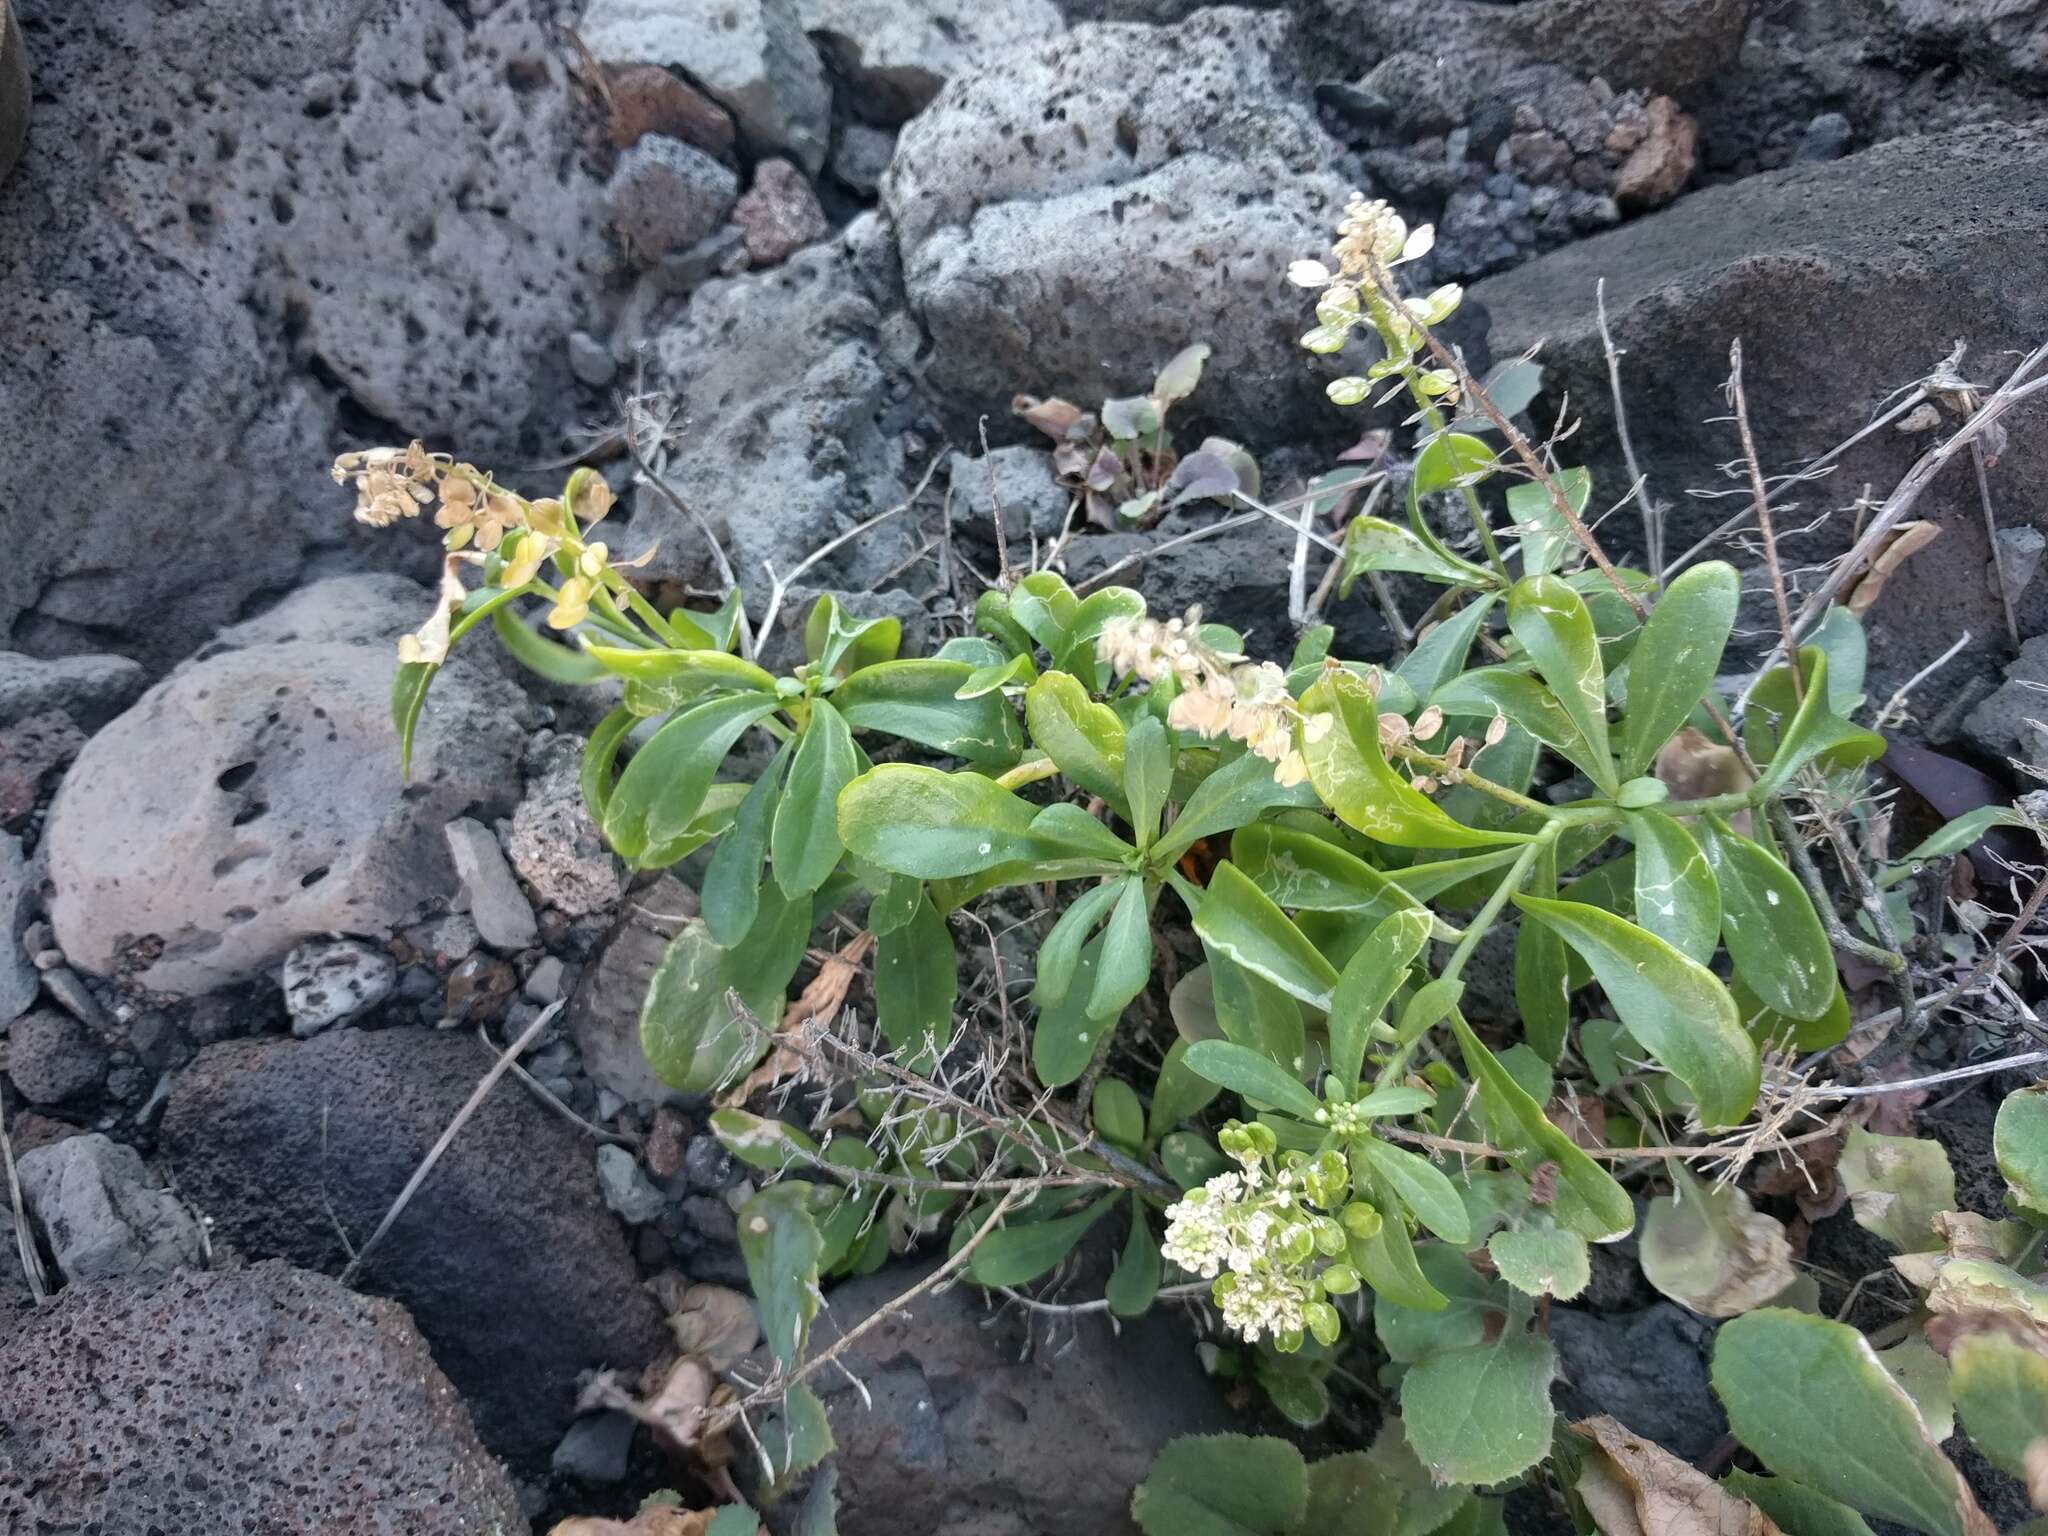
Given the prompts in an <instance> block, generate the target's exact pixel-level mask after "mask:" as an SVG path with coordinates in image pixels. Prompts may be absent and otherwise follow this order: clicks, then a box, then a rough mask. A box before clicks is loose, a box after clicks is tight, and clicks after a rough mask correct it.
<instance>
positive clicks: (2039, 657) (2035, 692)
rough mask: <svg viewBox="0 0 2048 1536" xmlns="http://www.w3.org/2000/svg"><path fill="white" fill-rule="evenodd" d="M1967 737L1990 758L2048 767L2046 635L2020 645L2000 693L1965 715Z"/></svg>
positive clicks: (2047, 660) (2047, 642)
mask: <svg viewBox="0 0 2048 1536" xmlns="http://www.w3.org/2000/svg"><path fill="white" fill-rule="evenodd" d="M1963 734H1964V735H1965V736H1967V737H1968V738H1969V740H1970V744H1971V745H1972V746H1974V747H1975V748H1977V750H1978V751H1980V752H1982V753H1984V754H1985V755H1986V756H1989V757H1995V758H2000V759H2016V760H2018V761H2020V762H2024V763H2031V764H2033V765H2034V766H2035V767H2037V768H2038V767H2041V766H2043V765H2048V635H2038V636H2036V637H2035V638H2034V639H2032V640H2029V641H2028V642H2027V643H2026V644H2025V645H2023V646H2021V647H2020V653H2019V656H2018V657H2017V658H2016V659H2015V660H2014V661H2013V663H2012V665H2011V666H2009V667H2007V668H2006V671H2005V680H2004V682H2003V683H2001V684H2000V685H1999V688H1998V691H1997V692H1995V693H1993V694H1992V695H1991V696H1990V697H1989V698H1988V699H1986V700H1984V702H1983V703H1981V704H1979V705H1978V706H1977V707H1976V708H1975V709H1973V710H1971V711H1970V712H1969V714H1967V715H1965V716H1964V717H1963Z"/></svg>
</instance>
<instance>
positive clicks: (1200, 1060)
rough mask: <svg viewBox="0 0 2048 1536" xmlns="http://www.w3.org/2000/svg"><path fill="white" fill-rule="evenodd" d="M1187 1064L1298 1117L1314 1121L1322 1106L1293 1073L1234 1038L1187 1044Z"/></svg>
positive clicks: (1214, 1080)
mask: <svg viewBox="0 0 2048 1536" xmlns="http://www.w3.org/2000/svg"><path fill="white" fill-rule="evenodd" d="M1187 1064H1188V1068H1189V1070H1191V1071H1194V1072H1198V1073H1200V1074H1201V1075H1202V1076H1203V1077H1206V1078H1207V1079H1208V1080H1209V1081H1210V1082H1212V1083H1220V1084H1222V1086H1224V1087H1225V1088H1228V1089H1229V1090H1230V1091H1231V1092H1232V1093H1235V1094H1237V1095H1238V1096H1239V1097H1241V1098H1246V1099H1250V1100H1253V1101H1255V1102H1256V1103H1260V1104H1269V1105H1271V1106H1272V1107H1273V1108H1275V1109H1284V1110H1285V1111H1287V1113H1288V1114H1290V1115H1293V1116H1295V1117H1296V1118H1297V1119H1301V1120H1309V1121H1313V1120H1314V1119H1315V1117H1316V1111H1317V1110H1319V1109H1321V1108H1322V1107H1323V1106H1322V1101H1321V1100H1319V1099H1318V1098H1317V1097H1316V1096H1315V1095H1314V1094H1312V1093H1310V1092H1309V1091H1308V1089H1306V1088H1304V1087H1303V1086H1302V1085H1301V1079H1300V1078H1298V1077H1296V1076H1295V1075H1294V1074H1293V1073H1292V1072H1289V1071H1288V1070H1287V1069H1286V1068H1285V1067H1283V1066H1281V1065H1280V1064H1279V1063H1278V1062H1276V1061H1273V1060H1272V1059H1270V1058H1269V1057H1266V1056H1263V1055H1261V1054H1260V1053H1259V1052H1257V1051H1254V1050H1252V1049H1250V1048H1249V1047H1247V1046H1242V1045H1239V1044H1237V1043H1236V1042H1235V1041H1232V1040H1197V1041H1195V1042H1194V1043H1193V1044H1192V1045H1190V1046H1189V1047H1188V1054H1187Z"/></svg>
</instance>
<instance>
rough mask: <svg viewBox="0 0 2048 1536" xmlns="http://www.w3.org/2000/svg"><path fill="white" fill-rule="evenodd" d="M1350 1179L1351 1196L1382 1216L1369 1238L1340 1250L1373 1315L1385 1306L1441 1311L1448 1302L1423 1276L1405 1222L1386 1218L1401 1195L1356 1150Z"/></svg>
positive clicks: (1396, 1204) (1395, 1207)
mask: <svg viewBox="0 0 2048 1536" xmlns="http://www.w3.org/2000/svg"><path fill="white" fill-rule="evenodd" d="M1361 1173H1363V1175H1364V1176H1363V1177H1360V1174H1361ZM1351 1181H1352V1193H1353V1195H1354V1196H1355V1197H1356V1198H1359V1199H1362V1200H1366V1201H1368V1202H1370V1203H1371V1205H1372V1206H1373V1207H1374V1208H1375V1209H1376V1210H1378V1211H1380V1212H1381V1213H1382V1216H1383V1217H1385V1219H1383V1220H1382V1221H1381V1222H1380V1225H1379V1230H1378V1231H1377V1232H1375V1233H1373V1234H1372V1236H1370V1237H1356V1236H1354V1237H1352V1239H1351V1240H1350V1242H1349V1243H1348V1244H1347V1245H1346V1247H1345V1255H1346V1257H1348V1258H1349V1259H1350V1260H1351V1267H1352V1268H1353V1269H1356V1270H1357V1271H1358V1273H1359V1275H1360V1276H1361V1277H1362V1278H1363V1279H1364V1281H1365V1283H1366V1285H1367V1286H1368V1287H1370V1288H1371V1290H1372V1293H1373V1308H1374V1315H1375V1316H1377V1315H1378V1313H1379V1311H1380V1309H1381V1307H1382V1306H1384V1305H1387V1304H1391V1305H1393V1306H1400V1307H1407V1308H1410V1309H1411V1310H1414V1311H1420V1312H1434V1311H1441V1310H1442V1309H1443V1308H1444V1307H1445V1306H1447V1305H1448V1304H1449V1303H1448V1299H1447V1298H1446V1297H1445V1296H1444V1294H1443V1293H1442V1292H1441V1291H1439V1290H1438V1289H1437V1288H1436V1287H1435V1286H1434V1285H1432V1284H1431V1283H1430V1281H1429V1279H1428V1277H1427V1276H1425V1275H1424V1274H1423V1271H1422V1267H1421V1265H1420V1263H1419V1262H1418V1261H1417V1257H1416V1251H1415V1240H1414V1239H1413V1238H1411V1237H1410V1236H1409V1235H1408V1223H1407V1222H1405V1221H1399V1220H1396V1219H1394V1218H1393V1217H1392V1216H1391V1215H1390V1214H1388V1213H1392V1212H1395V1211H1398V1210H1399V1209H1400V1196H1398V1195H1396V1194H1395V1193H1394V1191H1393V1189H1392V1187H1391V1186H1389V1185H1388V1184H1387V1183H1386V1181H1385V1180H1383V1179H1381V1178H1380V1177H1379V1175H1378V1174H1377V1173H1375V1172H1374V1171H1373V1167H1372V1164H1371V1163H1370V1162H1369V1161H1367V1160H1366V1159H1365V1158H1364V1157H1362V1156H1360V1155H1359V1154H1358V1152H1357V1151H1356V1149H1354V1150H1353V1153H1352V1159H1351Z"/></svg>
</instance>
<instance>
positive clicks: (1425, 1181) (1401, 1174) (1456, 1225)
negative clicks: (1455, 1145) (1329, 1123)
mask: <svg viewBox="0 0 2048 1536" xmlns="http://www.w3.org/2000/svg"><path fill="white" fill-rule="evenodd" d="M1358 1149H1359V1150H1360V1151H1361V1152H1363V1153H1364V1154H1365V1158H1366V1161H1368V1162H1370V1163H1371V1164H1372V1166H1373V1169H1374V1171H1376V1172H1377V1173H1378V1174H1379V1176H1380V1177H1381V1178H1382V1179H1384V1180H1385V1181H1386V1182H1387V1184H1388V1185H1389V1186H1391V1187H1392V1189H1393V1190H1394V1192H1395V1193H1396V1194H1398V1195H1399V1196H1400V1197H1401V1204H1402V1205H1403V1206H1405V1207H1407V1209H1408V1210H1409V1211H1411V1212H1413V1213H1414V1216H1415V1219H1416V1220H1417V1221H1419V1222H1421V1223H1422V1224H1423V1225H1424V1226H1425V1227H1427V1228H1429V1230H1430V1231H1432V1232H1434V1233H1435V1234H1436V1235H1437V1236H1438V1237H1440V1238H1442V1239H1443V1240H1444V1241H1445V1242H1447V1243H1462V1242H1465V1241H1467V1240H1468V1239H1470V1237H1471V1236H1472V1218H1471V1215H1470V1213H1468V1212H1467V1211H1466V1209H1465V1202H1464V1200H1463V1199H1461V1198H1460V1197H1459V1195H1458V1190H1457V1186H1455V1185H1454V1184H1452V1183H1451V1181H1450V1179H1449V1178H1447V1177H1446V1176H1445V1175H1444V1172H1443V1170H1442V1169H1440V1168H1438V1167H1437V1166H1436V1164H1434V1163H1432V1162H1430V1161H1429V1159H1427V1158H1425V1157H1418V1156H1416V1155H1415V1154H1414V1153H1413V1152H1409V1151H1406V1150H1404V1149H1402V1148H1400V1147H1396V1146H1393V1145H1391V1144H1389V1143H1387V1142H1384V1141H1381V1140H1379V1139H1378V1138H1377V1137H1368V1138H1366V1139H1364V1140H1362V1141H1360V1142H1359V1143H1358ZM1382 1214H1384V1213H1382Z"/></svg>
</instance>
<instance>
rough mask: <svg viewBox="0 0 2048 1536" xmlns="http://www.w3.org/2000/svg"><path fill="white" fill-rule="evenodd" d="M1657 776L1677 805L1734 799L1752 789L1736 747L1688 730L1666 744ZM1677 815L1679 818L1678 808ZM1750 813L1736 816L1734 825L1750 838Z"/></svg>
mask: <svg viewBox="0 0 2048 1536" xmlns="http://www.w3.org/2000/svg"><path fill="white" fill-rule="evenodd" d="M1654 771H1655V773H1656V776H1657V777H1658V779H1660V780H1661V781H1662V782H1663V784H1664V787H1665V788H1666V789H1668V790H1670V791H1671V798H1672V799H1673V800H1674V801H1680V800H1706V799H1711V798H1712V797H1713V796H1715V795H1732V794H1738V793H1740V792H1741V791H1743V790H1745V789H1748V788H1749V786H1750V782H1751V781H1750V777H1749V770H1748V769H1746V768H1744V767H1743V766H1742V759H1741V758H1739V757H1737V756H1736V754H1735V749H1734V748H1733V747H1724V746H1721V745H1720V744H1719V743H1717V742H1715V741H1713V740H1711V739H1709V738H1708V737H1707V736H1706V735H1705V733H1703V732H1701V731H1697V730H1695V729H1694V728H1693V727H1691V726H1689V725H1688V726H1685V727H1683V728H1682V729H1680V731H1679V733H1678V734H1677V735H1676V736H1674V737H1672V738H1671V739H1670V740H1669V741H1667V742H1665V743H1664V746H1663V748H1662V750H1660V751H1659V752H1658V753H1657V763H1656V767H1655V770H1654ZM1673 814H1674V815H1675V814H1677V811H1676V808H1675V807H1674V810H1673ZM1748 816H1749V813H1748V812H1747V811H1744V812H1742V813H1741V814H1740V815H1738V816H1736V817H1735V818H1734V819H1733V820H1732V821H1731V823H1730V824H1731V825H1732V826H1734V827H1735V829H1736V830H1737V831H1738V832H1742V833H1744V834H1747V833H1748V831H1749V830H1750V829H1749V827H1748V826H1747V825H1746V821H1747V818H1748Z"/></svg>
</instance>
